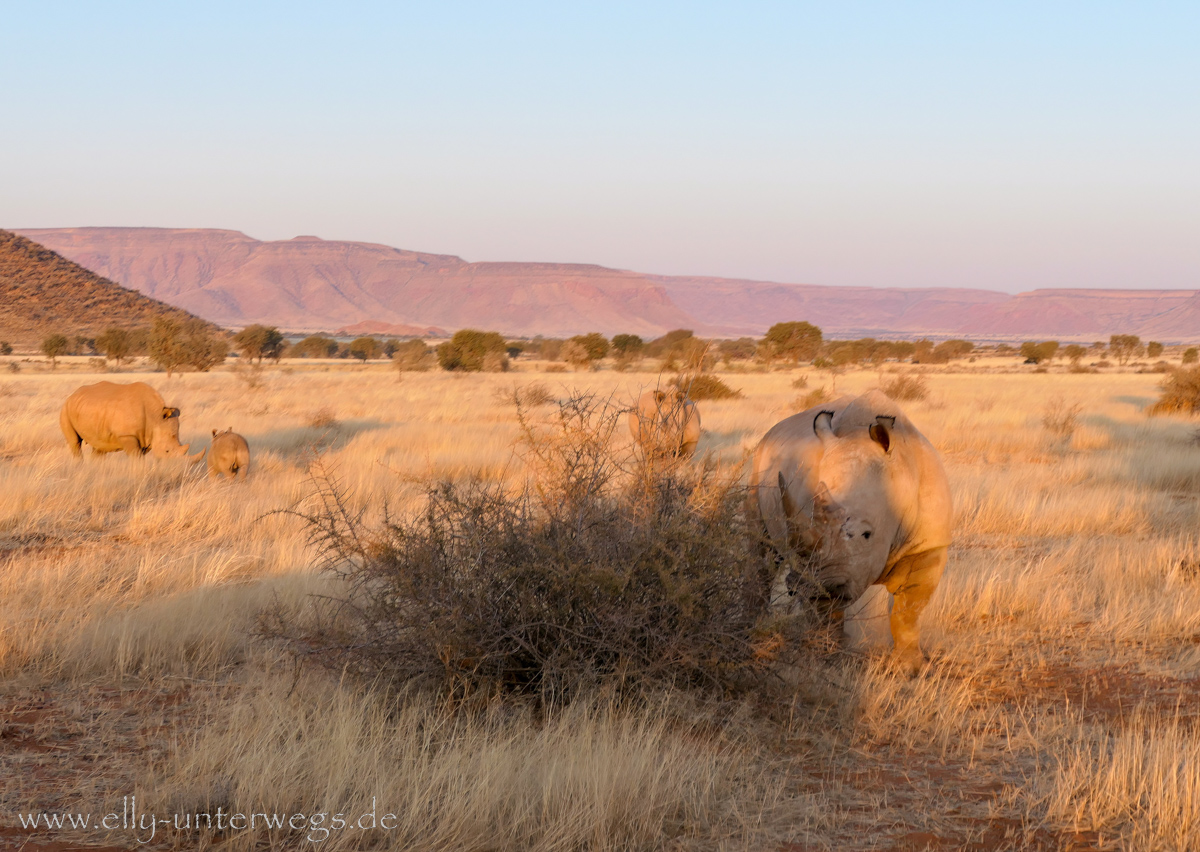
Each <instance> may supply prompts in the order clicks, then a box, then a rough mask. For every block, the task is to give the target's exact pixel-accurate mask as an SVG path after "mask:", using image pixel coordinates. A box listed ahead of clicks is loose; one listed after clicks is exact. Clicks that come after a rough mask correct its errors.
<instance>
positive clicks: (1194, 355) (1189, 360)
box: [1183, 346, 1200, 364]
mask: <svg viewBox="0 0 1200 852" xmlns="http://www.w3.org/2000/svg"><path fill="white" fill-rule="evenodd" d="M1197 361H1200V349H1197V348H1196V347H1195V346H1191V347H1189V348H1188V349H1186V350H1184V353H1183V363H1184V364H1195V363H1196V362H1197Z"/></svg>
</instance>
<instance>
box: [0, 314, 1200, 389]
mask: <svg viewBox="0 0 1200 852" xmlns="http://www.w3.org/2000/svg"><path fill="white" fill-rule="evenodd" d="M231 350H233V351H236V352H237V353H238V355H239V356H240V357H241V358H244V359H246V360H247V361H249V362H251V363H252V364H256V365H259V364H261V363H262V362H263V361H264V360H271V361H276V362H278V361H279V360H280V359H281V358H283V357H285V356H286V357H290V358H352V359H355V360H358V361H359V362H362V363H365V362H367V361H374V360H378V359H381V358H382V359H390V360H391V361H392V363H393V364H394V365H395V367H396V368H397V369H398V370H399V371H401V372H420V371H425V370H430V369H433V368H434V367H440V368H441V369H443V370H449V371H462V372H480V371H483V372H502V371H504V370H507V369H509V365H510V363H511V361H512V359H514V358H520V357H523V356H526V357H531V358H537V359H540V360H546V361H557V362H561V363H563V364H564V365H570V366H571V367H574V368H575V369H577V370H586V369H593V368H595V366H596V365H597V364H599V363H600V362H601V361H604V360H605V359H611V364H612V367H613V369H616V370H625V369H628V368H629V367H630V366H632V365H634V364H636V363H637V362H639V361H641V360H643V359H645V358H654V359H657V360H658V361H660V362H661V363H660V366H661V367H662V369H665V370H675V371H687V372H692V373H696V372H704V371H706V370H711V369H713V368H714V367H715V366H716V365H717V364H718V363H723V364H724V365H725V366H727V367H728V366H730V365H732V364H733V363H734V362H739V361H741V362H747V361H748V362H755V363H758V364H763V365H782V366H788V365H798V364H801V363H810V364H812V365H813V366H814V367H816V368H818V369H829V370H833V371H839V370H842V369H844V368H847V367H850V366H875V367H878V366H880V365H882V364H883V363H885V362H888V361H909V362H911V363H914V364H946V363H949V362H951V361H955V360H959V359H962V358H968V357H972V356H974V355H976V354H979V353H980V351H981V350H980V349H979V348H978V347H976V345H975V344H974V343H972V342H971V341H968V340H963V339H951V340H943V341H940V342H934V341H933V340H930V339H928V338H921V339H919V340H915V341H910V340H877V339H875V338H873V337H864V338H859V339H857V340H837V339H827V338H826V337H825V335H824V333H823V332H822V331H821V329H820V328H818V327H817V326H816V325H813V324H812V323H809V322H804V321H789V322H779V323H776V324H775V325H773V326H771V327H770V329H768V330H767V333H766V334H765V335H764V336H763V337H762V338H754V337H740V338H737V339H732V340H729V339H724V340H721V339H718V340H706V339H703V338H700V337H697V336H696V335H695V333H694V332H693V331H692V330H690V329H674V330H671V331H668V332H667V333H666V334H664V335H662V336H660V337H656V338H653V339H651V340H643V339H642V338H641V337H640V336H638V335H636V334H617V335H615V336H613V337H612V338H611V339H609V338H607V337H605V336H604V335H603V334H600V333H598V332H592V333H590V334H580V335H575V336H574V337H570V338H566V339H558V338H546V337H541V336H538V337H533V338H529V339H506V338H505V337H504V336H503V335H501V334H500V333H499V332H495V331H482V330H479V329H462V330H460V331H458V332H456V333H455V334H454V336H453V337H451V338H450V339H449V340H447V341H445V342H443V343H441V344H440V345H438V346H437V347H436V348H431V347H430V346H429V345H428V344H427V343H426V342H425V341H424V340H419V339H414V340H403V341H401V340H395V339H379V338H376V337H370V336H364V337H358V338H356V339H354V340H352V341H349V342H346V343H342V342H339V341H337V340H335V339H334V338H332V337H328V336H325V335H321V334H313V335H309V336H308V337H305V338H304V339H302V340H299V341H297V342H295V343H292V344H290V345H289V344H288V342H287V339H286V338H285V337H284V335H283V333H282V332H280V330H279V329H278V328H276V327H274V326H266V325H260V324H255V325H249V326H246V327H245V328H243V329H241V330H240V331H238V332H236V333H235V334H233V335H231V336H229V335H223V334H221V333H218V332H216V331H215V330H214V329H213V327H212V326H211V325H209V324H207V323H205V322H203V321H201V320H183V321H181V320H179V319H176V318H174V317H165V318H159V319H156V320H155V321H154V323H153V325H151V326H149V327H142V328H132V329H125V328H117V327H113V328H108V329H106V330H105V331H104V332H103V333H101V334H99V335H97V336H96V337H95V338H89V337H84V336H75V337H73V338H68V337H67V336H66V335H63V334H51V335H48V336H47V337H46V338H45V339H44V340H43V342H42V346H41V351H42V354H44V355H45V356H46V358H47V359H48V360H49V361H50V362H51V365H52V367H53V366H57V362H58V359H59V358H61V357H62V356H64V355H80V354H93V355H95V354H100V355H103V356H104V358H105V359H106V360H107V361H110V362H113V363H115V364H116V365H118V366H120V365H124V364H128V363H129V362H130V361H132V360H133V359H134V358H136V357H146V358H148V359H150V361H151V362H152V363H154V364H155V365H156V366H158V367H159V369H162V370H166V371H167V373H168V375H170V374H172V373H175V372H179V371H181V370H185V369H192V370H201V371H205V370H210V369H211V368H212V367H213V366H215V365H217V364H220V363H221V362H223V361H224V360H225V359H226V357H228V355H229V352H230V351H231ZM11 351H12V347H11V346H9V345H8V344H7V343H4V342H2V341H0V354H9V353H11ZM986 351H987V352H989V353H990V354H993V355H1000V356H1004V355H1015V356H1017V357H1019V358H1021V359H1023V360H1024V361H1025V362H1026V363H1032V364H1037V365H1043V364H1046V363H1050V362H1053V361H1054V360H1055V359H1057V358H1064V357H1065V358H1066V359H1067V360H1068V361H1070V363H1071V364H1072V366H1073V367H1075V368H1079V365H1080V362H1081V361H1082V359H1083V358H1085V357H1087V356H1088V355H1089V354H1094V355H1096V356H1098V357H1109V358H1113V359H1114V360H1116V361H1117V362H1118V363H1119V364H1121V365H1125V364H1128V363H1129V362H1130V361H1131V360H1132V359H1135V358H1140V357H1142V356H1148V357H1150V358H1159V357H1160V356H1161V355H1162V353H1163V351H1164V346H1163V344H1162V343H1159V342H1156V341H1149V342H1147V343H1144V344H1143V342H1142V341H1141V339H1140V338H1139V337H1138V336H1137V335H1132V334H1114V335H1112V336H1111V337H1110V338H1109V340H1108V343H1107V345H1106V344H1105V343H1104V342H1102V341H1097V342H1095V343H1093V344H1092V345H1091V346H1083V345H1080V344H1077V343H1071V344H1067V345H1066V346H1060V345H1059V342H1058V341H1056V340H1043V341H1032V340H1031V341H1026V342H1024V343H1022V344H1021V345H1020V346H1019V347H1018V348H1015V349H1014V348H1013V347H1012V346H1009V345H1007V344H999V345H997V346H995V347H992V348H990V349H988V350H986ZM1198 360H1200V352H1198V351H1197V349H1196V347H1191V348H1188V349H1186V350H1185V351H1183V353H1182V356H1181V361H1182V363H1183V364H1185V365H1186V364H1195V363H1197V361H1198ZM1101 365H1103V362H1101Z"/></svg>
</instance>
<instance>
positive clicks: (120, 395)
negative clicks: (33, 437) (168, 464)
mask: <svg viewBox="0 0 1200 852" xmlns="http://www.w3.org/2000/svg"><path fill="white" fill-rule="evenodd" d="M58 425H59V426H60V427H61V428H62V433H63V437H65V438H66V439H67V446H68V447H69V448H70V450H71V454H72V455H74V456H75V457H76V458H81V457H82V456H83V445H84V444H85V443H86V444H88V445H89V446H91V448H92V451H93V452H95V453H114V452H124V453H125V454H126V455H129V456H140V455H143V454H144V453H151V454H152V455H154V456H156V457H158V458H171V457H186V458H188V459H189V460H190V461H191V462H192V463H193V464H194V463H196V462H198V461H200V459H201V458H202V457H203V456H204V451H203V450H201V451H200V452H198V453H196V454H195V455H192V456H189V455H188V447H189V445H188V444H181V443H179V409H178V408H172V407H171V406H168V405H167V404H166V403H164V402H163V398H162V397H161V396H159V394H158V391H156V390H155V389H154V388H152V387H150V385H148V384H146V383H145V382H134V383H132V384H128V385H122V384H116V383H114V382H97V383H96V384H94V385H84V386H83V387H81V388H79V389H77V390H76V391H75V392H74V393H73V394H71V395H70V396H69V397H67V401H66V402H64V403H63V407H62V410H61V411H60V412H59V414H58Z"/></svg>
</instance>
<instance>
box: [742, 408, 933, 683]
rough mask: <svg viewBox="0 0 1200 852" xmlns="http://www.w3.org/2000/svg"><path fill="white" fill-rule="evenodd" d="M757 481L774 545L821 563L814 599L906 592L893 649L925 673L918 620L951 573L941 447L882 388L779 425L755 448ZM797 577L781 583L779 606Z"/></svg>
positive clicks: (756, 502) (894, 625)
mask: <svg viewBox="0 0 1200 852" xmlns="http://www.w3.org/2000/svg"><path fill="white" fill-rule="evenodd" d="M751 485H752V486H753V490H752V491H751V509H752V511H756V512H758V514H759V516H760V517H761V519H762V521H763V525H764V526H765V528H766V532H767V536H768V539H769V541H770V542H771V545H772V546H773V547H774V548H775V549H776V551H777V552H779V553H780V554H785V553H787V552H788V551H789V550H790V551H794V552H796V553H798V554H799V555H800V556H801V557H802V558H803V559H805V560H806V561H808V563H809V564H810V565H811V567H812V579H814V580H815V581H816V584H817V586H818V588H816V589H810V592H811V593H815V594H817V595H828V596H829V597H830V598H832V599H833V601H834V602H835V603H837V604H843V605H848V604H851V603H853V602H854V601H856V600H858V599H859V598H860V597H862V595H863V593H864V592H865V591H866V590H867V587H868V586H870V585H873V584H876V583H878V584H882V585H883V586H885V587H886V588H887V590H888V591H889V592H891V593H892V594H893V595H895V602H894V605H893V607H892V611H891V632H892V639H893V641H894V654H895V657H896V660H897V662H898V663H900V665H902V666H903V667H904V668H906V669H908V670H909V671H912V672H915V671H917V670H919V669H920V667H921V666H922V665H923V664H924V662H925V657H924V654H923V653H922V651H921V648H920V644H919V631H918V627H917V619H918V618H919V617H920V615H921V611H922V610H923V609H924V608H925V605H926V604H927V603H928V602H929V597H930V595H932V594H933V592H934V590H935V589H936V588H937V584H938V581H939V580H940V579H941V576H942V570H943V569H944V568H945V566H946V550H947V547H948V546H949V544H950V523H951V503H950V486H949V483H948V482H947V480H946V473H945V471H944V470H943V469H942V464H941V461H940V459H939V458H938V454H937V451H936V450H935V449H934V448H933V446H932V445H931V444H930V443H929V441H927V440H926V439H925V437H924V436H923V435H922V434H921V433H920V432H918V431H917V429H916V427H914V426H913V424H912V422H911V421H909V419H908V418H907V417H905V416H904V414H903V412H901V411H900V409H899V408H898V407H897V406H896V404H895V403H894V402H892V400H890V399H889V398H888V397H887V396H885V395H884V394H882V393H880V392H879V391H871V392H870V393H867V394H864V395H863V396H860V397H849V396H846V397H842V398H840V399H838V400H835V401H834V402H830V403H825V404H822V405H818V406H816V407H814V408H810V409H808V410H807V411H802V412H800V413H799V414H795V415H792V416H791V417H788V418H787V419H786V420H782V421H780V422H779V423H777V424H775V426H773V427H772V428H771V430H770V431H769V432H767V434H766V435H765V436H764V437H763V439H762V441H761V442H760V443H759V445H758V449H757V450H756V451H755V454H754V468H753V474H752V477H751ZM788 573H789V570H788V569H786V568H784V569H783V570H781V571H780V572H779V575H778V576H776V578H775V582H774V584H773V586H772V589H771V597H772V602H773V603H774V604H775V605H776V606H780V605H782V604H784V602H785V601H786V599H787V595H788V584H787V580H788V576H787V575H788Z"/></svg>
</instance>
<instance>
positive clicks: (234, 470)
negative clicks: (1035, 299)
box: [208, 426, 250, 479]
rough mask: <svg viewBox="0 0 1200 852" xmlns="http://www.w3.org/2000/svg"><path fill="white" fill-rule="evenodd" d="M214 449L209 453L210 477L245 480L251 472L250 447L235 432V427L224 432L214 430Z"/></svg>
mask: <svg viewBox="0 0 1200 852" xmlns="http://www.w3.org/2000/svg"><path fill="white" fill-rule="evenodd" d="M212 434H213V440H212V447H211V448H210V450H209V453H208V475H209V476H216V475H217V474H221V475H222V476H228V477H229V478H231V479H232V478H233V477H234V476H236V477H237V478H238V479H245V478H246V474H247V473H249V471H250V445H249V444H247V443H246V439H245V438H243V437H242V436H241V435H239V434H238V433H237V432H234V431H233V427H232V426H231V427H230V428H228V429H226V430H225V431H224V432H218V431H217V430H216V429H213V433H212Z"/></svg>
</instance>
